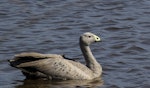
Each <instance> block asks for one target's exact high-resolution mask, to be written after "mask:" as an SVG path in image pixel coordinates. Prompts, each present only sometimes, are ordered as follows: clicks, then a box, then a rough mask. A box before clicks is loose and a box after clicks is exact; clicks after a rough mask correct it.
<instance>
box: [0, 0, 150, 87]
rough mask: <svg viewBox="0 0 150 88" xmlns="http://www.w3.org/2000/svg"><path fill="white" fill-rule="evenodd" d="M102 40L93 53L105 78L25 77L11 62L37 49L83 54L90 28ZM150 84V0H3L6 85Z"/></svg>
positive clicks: (1, 82) (0, 24)
mask: <svg viewBox="0 0 150 88" xmlns="http://www.w3.org/2000/svg"><path fill="white" fill-rule="evenodd" d="M87 31H89V32H93V33H95V34H97V35H99V36H101V38H102V42H101V43H97V44H93V45H92V47H91V48H92V51H93V53H94V55H95V57H96V58H97V60H98V61H99V62H100V63H101V65H102V66H103V75H102V80H96V81H93V82H87V81H73V80H72V81H54V82H52V81H44V80H43V81H42V80H25V77H24V76H23V75H22V74H21V72H20V71H19V70H17V69H15V68H12V67H10V66H9V63H8V62H7V60H8V59H11V58H12V57H13V55H15V54H17V53H20V52H25V51H35V52H40V53H57V54H65V55H66V56H68V57H77V58H81V59H80V61H81V62H83V61H84V60H83V59H82V58H83V57H82V55H81V51H80V49H79V46H78V38H79V36H80V34H82V33H84V32H87ZM60 87H64V88H75V87H82V88H86V87H88V88H89V87H91V88H93V87H96V88H150V1H149V0H1V1H0V88H60Z"/></svg>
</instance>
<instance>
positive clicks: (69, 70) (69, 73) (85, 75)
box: [9, 32, 102, 80]
mask: <svg viewBox="0 0 150 88" xmlns="http://www.w3.org/2000/svg"><path fill="white" fill-rule="evenodd" d="M98 41H100V38H99V37H98V36H96V35H94V34H92V33H90V32H86V33H84V34H83V35H81V36H80V48H81V50H82V53H83V55H84V57H85V61H86V65H83V64H81V63H80V62H76V61H73V60H69V59H66V58H65V57H64V56H63V55H57V54H40V53H35V52H29V53H21V54H17V55H15V57H14V58H13V59H12V60H9V62H10V65H11V66H13V67H15V68H18V69H20V70H22V72H23V74H24V75H25V76H26V77H27V78H46V79H61V80H68V79H80V80H82V79H87V80H91V79H94V78H97V77H100V75H101V73H102V68H101V66H100V64H99V63H98V62H97V61H96V59H95V58H94V56H93V54H92V52H91V50H90V47H89V45H90V44H91V43H93V42H98Z"/></svg>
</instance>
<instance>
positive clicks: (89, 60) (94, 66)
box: [80, 42, 102, 75]
mask: <svg viewBox="0 0 150 88" xmlns="http://www.w3.org/2000/svg"><path fill="white" fill-rule="evenodd" d="M80 48H81V51H82V53H83V55H84V58H85V61H86V65H87V67H88V68H89V69H91V70H92V71H93V72H94V73H96V74H98V75H99V73H100V72H101V71H102V69H101V66H100V64H99V63H98V62H97V61H96V59H95V57H94V56H93V54H92V52H91V49H90V47H89V46H86V45H84V44H83V43H81V42H80Z"/></svg>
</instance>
